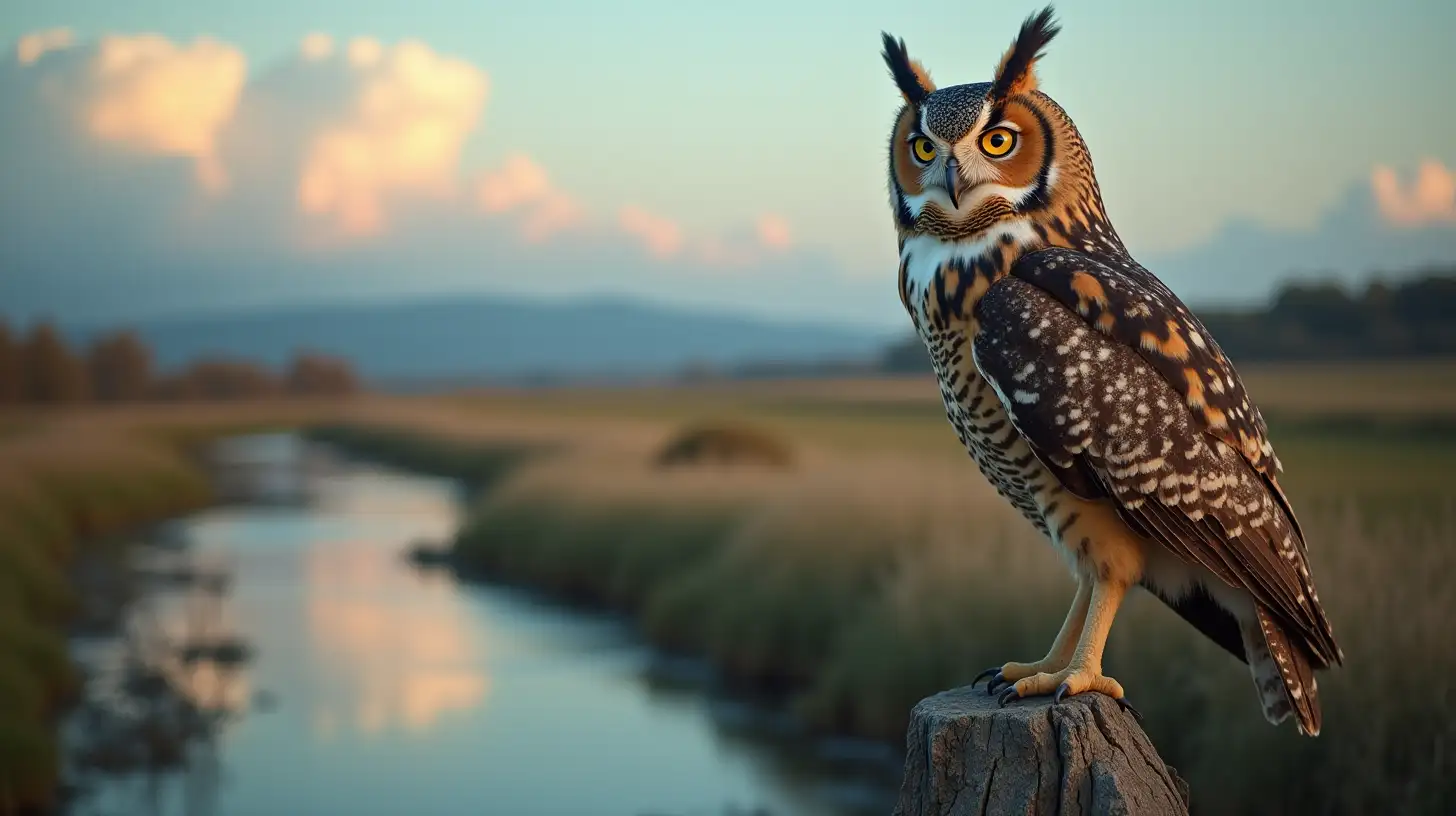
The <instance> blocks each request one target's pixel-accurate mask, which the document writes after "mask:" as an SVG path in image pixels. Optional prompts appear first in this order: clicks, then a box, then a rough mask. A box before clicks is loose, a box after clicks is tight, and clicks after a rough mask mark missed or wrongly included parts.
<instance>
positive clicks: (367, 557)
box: [305, 541, 489, 739]
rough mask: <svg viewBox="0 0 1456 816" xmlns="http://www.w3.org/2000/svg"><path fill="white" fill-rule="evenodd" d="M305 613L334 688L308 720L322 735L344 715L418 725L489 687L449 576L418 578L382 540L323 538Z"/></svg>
mask: <svg viewBox="0 0 1456 816" xmlns="http://www.w3.org/2000/svg"><path fill="white" fill-rule="evenodd" d="M305 580H306V581H307V585H308V599H307V617H308V626H309V633H310V635H311V637H312V641H313V651H314V653H315V655H316V657H317V663H318V665H320V666H321V667H323V671H324V673H325V676H326V677H327V678H328V684H329V688H328V689H327V691H326V693H325V694H322V695H320V696H319V697H318V698H317V699H318V702H317V703H316V708H315V710H314V712H313V714H312V718H311V721H312V723H313V725H314V731H315V733H316V734H317V735H318V736H319V737H320V738H321V739H330V738H332V737H334V736H336V735H337V734H338V732H339V731H340V730H342V727H343V726H344V724H345V723H348V724H350V725H352V727H353V728H354V729H356V730H357V731H359V732H361V733H365V734H376V733H380V732H382V731H385V730H386V729H390V728H401V729H403V730H406V731H409V732H413V733H421V732H424V731H427V730H429V729H430V728H432V727H434V726H435V725H436V724H438V723H439V722H440V721H441V719H442V717H444V716H445V715H447V714H448V713H450V712H452V711H460V710H468V709H471V708H475V707H478V706H479V705H481V704H482V702H483V701H484V699H485V695H486V693H487V691H488V689H489V678H488V677H487V676H486V675H485V673H484V672H483V671H482V670H481V668H480V664H481V661H480V660H479V658H478V656H476V655H475V654H473V651H474V644H473V643H472V641H471V640H470V639H469V637H468V635H467V631H468V630H467V625H468V623H467V621H466V620H465V619H464V618H463V617H462V616H461V609H460V607H459V606H458V605H457V604H456V602H455V599H454V597H453V596H452V594H451V593H450V591H449V588H448V586H446V585H444V584H439V583H433V582H432V583H429V584H425V585H423V586H422V585H421V582H419V581H418V580H417V579H416V578H415V576H414V575H412V574H411V573H410V571H409V570H407V569H404V568H402V565H401V564H400V563H399V562H397V561H396V560H395V559H394V558H392V557H390V556H389V555H387V554H385V553H384V552H381V551H380V549H379V548H377V547H374V546H370V545H368V544H364V543H361V542H350V541H336V542H327V543H325V542H320V543H318V544H316V545H314V546H313V547H311V548H310V549H309V551H308V554H307V558H306V564H305Z"/></svg>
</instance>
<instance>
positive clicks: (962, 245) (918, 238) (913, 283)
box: [900, 218, 1038, 321]
mask: <svg viewBox="0 0 1456 816" xmlns="http://www.w3.org/2000/svg"><path fill="white" fill-rule="evenodd" d="M1007 236H1009V237H1010V238H1011V241H1012V245H1013V246H1015V247H1016V248H1018V249H1020V248H1022V247H1026V246H1029V245H1030V244H1032V243H1034V242H1035V241H1037V240H1038V239H1037V235H1036V230H1034V229H1032V226H1031V221H1029V220H1027V219H1024V218H1016V219H1010V220H1006V221H1002V222H1000V223H997V224H996V225H994V226H992V227H991V228H990V229H988V230H986V232H985V233H983V234H982V235H979V236H977V237H976V238H973V239H970V240H965V241H947V240H945V239H944V238H939V237H936V236H934V235H912V236H910V237H909V238H907V239H905V245H904V246H903V247H901V249H900V263H901V264H902V265H904V266H905V288H906V289H907V290H908V299H909V301H910V303H911V304H912V305H913V306H914V308H915V310H916V313H917V317H918V318H919V319H920V320H921V321H925V320H928V319H929V315H927V314H926V309H925V307H926V303H925V293H926V292H927V291H928V290H929V289H930V285H931V282H932V281H934V280H935V274H936V273H937V272H939V271H940V269H941V267H943V266H945V265H946V264H947V263H949V262H951V261H958V262H960V263H961V264H962V265H970V264H974V263H975V262H976V261H977V260H980V258H981V256H982V255H985V254H986V252H987V250H989V249H991V248H992V247H994V246H996V245H997V244H998V243H1000V242H1001V240H1002V239H1003V238H1004V237H1007Z"/></svg>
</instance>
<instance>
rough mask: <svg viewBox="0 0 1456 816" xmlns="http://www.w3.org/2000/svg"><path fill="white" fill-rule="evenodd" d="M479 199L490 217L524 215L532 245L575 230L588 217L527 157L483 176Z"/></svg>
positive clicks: (519, 155) (517, 156) (518, 155)
mask: <svg viewBox="0 0 1456 816" xmlns="http://www.w3.org/2000/svg"><path fill="white" fill-rule="evenodd" d="M476 197H477V199H478V201H479V202H480V206H481V209H483V210H485V211H486V212H487V213H491V214H503V213H507V212H518V213H520V214H521V230H522V235H523V236H524V237H525V239H526V240H527V241H529V242H532V243H538V242H540V241H543V240H545V239H546V238H547V237H549V236H550V235H552V234H553V233H556V232H560V231H561V230H564V229H567V228H568V227H571V226H574V225H575V224H577V223H578V222H579V221H581V220H582V218H583V216H584V213H583V210H582V207H581V206H580V205H579V204H578V203H577V201H576V199H575V198H573V197H572V196H570V195H568V194H567V193H564V192H562V191H561V190H558V189H556V188H555V187H554V186H553V185H552V184H551V181H550V179H548V178H547V177H546V171H545V169H543V168H542V167H541V165H539V164H537V163H536V162H535V160H533V159H532V158H531V157H530V156H527V155H525V154H523V153H515V154H512V155H511V156H509V157H508V158H507V159H506V161H505V163H504V164H503V165H502V166H501V168H500V169H499V170H496V171H494V172H492V173H487V174H486V175H485V176H483V177H482V178H481V180H480V183H479V184H478V185H477V188H476Z"/></svg>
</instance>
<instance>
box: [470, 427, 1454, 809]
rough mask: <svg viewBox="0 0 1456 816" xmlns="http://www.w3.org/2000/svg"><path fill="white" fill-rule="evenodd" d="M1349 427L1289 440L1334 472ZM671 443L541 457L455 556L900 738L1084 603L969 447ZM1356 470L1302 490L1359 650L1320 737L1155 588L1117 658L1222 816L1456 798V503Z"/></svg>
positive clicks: (1323, 563)
mask: <svg viewBox="0 0 1456 816" xmlns="http://www.w3.org/2000/svg"><path fill="white" fill-rule="evenodd" d="M1342 433H1343V432H1342ZM948 434H949V432H948V431H947V435H948ZM664 438H665V437H664ZM1338 439H1339V437H1333V438H1326V439H1323V440H1322V441H1321V442H1319V444H1316V443H1314V442H1311V441H1310V440H1305V443H1302V446H1301V445H1295V446H1292V447H1294V448H1295V449H1296V450H1302V451H1307V452H1310V453H1311V454H1313V453H1318V454H1319V455H1320V457H1323V458H1321V459H1320V461H1324V462H1327V461H1328V460H1331V459H1333V460H1338V458H1339V455H1338V450H1337V449H1331V446H1332V445H1336V443H1337V440H1338ZM1444 444H1449V441H1448V442H1446V443H1444ZM1356 447H1357V448H1358V447H1359V446H1358V445H1357V446H1356ZM1387 454H1388V456H1390V457H1398V456H1399V455H1400V453H1399V451H1395V450H1391V451H1388V452H1387ZM654 455H655V449H654V448H653V447H652V445H648V444H640V445H637V446H635V448H633V447H632V446H619V447H617V448H615V449H613V450H611V451H610V452H602V451H598V452H596V453H591V452H576V453H573V452H571V451H570V450H567V451H564V452H562V453H559V454H558V455H555V456H552V457H548V458H545V459H543V460H540V461H535V462H532V463H528V464H526V465H524V466H523V467H522V468H521V469H520V470H519V471H518V472H516V473H514V474H513V475H511V476H510V477H508V478H506V479H505V480H504V481H503V482H502V483H501V484H500V486H499V487H498V488H497V489H496V490H495V491H493V492H492V493H490V494H489V495H487V496H486V497H485V498H484V499H483V500H482V501H481V502H480V504H479V505H478V507H477V508H476V509H475V511H474V513H473V515H472V518H471V521H470V523H469V524H468V526H467V527H466V528H465V530H463V531H462V533H461V535H460V536H459V538H458V540H457V543H456V552H455V555H456V559H457V563H458V564H460V565H461V566H462V568H464V569H466V570H467V571H476V572H479V573H483V574H486V575H489V576H492V577H493V578H495V579H499V580H508V581H514V582H519V583H524V584H529V585H532V586H537V587H542V588H545V589H549V590H552V591H555V592H558V593H563V594H565V595H567V596H570V597H573V598H577V599H582V600H588V601H591V602H595V603H604V604H609V605H612V606H615V607H618V608H621V609H625V610H629V611H631V612H633V613H634V614H636V615H637V617H638V619H639V620H640V622H641V625H642V627H643V631H644V632H646V633H647V635H648V636H649V637H651V638H652V639H653V640H654V641H656V642H657V643H659V644H661V645H663V646H665V647H668V648H672V649H679V650H688V651H691V652H695V653H698V654H702V655H705V656H707V657H709V658H710V659H711V660H712V661H713V662H714V663H715V664H716V665H717V666H718V667H719V668H720V669H722V671H723V672H724V673H725V675H727V676H728V677H729V678H731V679H733V680H736V681H738V682H741V683H745V684H751V685H754V686H758V687H764V688H770V689H777V690H781V691H785V692H787V693H788V695H789V698H790V700H791V704H792V705H793V706H794V707H795V708H796V709H797V710H798V712H799V713H800V714H801V715H802V716H804V717H805V718H806V719H807V720H808V721H809V722H811V723H814V724H815V725H818V726H819V727H822V728H824V729H827V730H834V731H841V732H850V733H855V734H860V735H868V736H874V737H879V738H883V739H887V740H893V741H896V742H898V741H900V740H901V739H903V734H904V727H905V725H906V721H907V718H908V713H909V710H910V708H911V706H913V705H914V703H915V702H916V701H917V700H919V699H920V698H922V697H924V696H926V695H929V694H932V693H934V692H936V691H939V690H941V689H944V688H948V687H952V686H956V685H960V684H964V683H967V682H969V681H970V680H971V678H972V677H974V676H975V674H976V673H977V672H979V671H980V670H981V669H982V668H985V667H986V666H989V665H994V664H999V663H1001V662H1003V661H1006V660H1031V659H1036V658H1038V657H1040V656H1041V655H1042V654H1044V653H1045V650H1046V648H1047V646H1048V645H1049V644H1050V641H1051V638H1052V636H1053V635H1054V634H1055V632H1056V630H1057V628H1058V626H1059V625H1060V622H1061V620H1062V618H1063V616H1064V614H1065V611H1066V607H1067V605H1068V604H1069V603H1070V600H1071V596H1072V591H1073V584H1072V581H1071V579H1070V577H1069V574H1068V572H1067V570H1066V568H1065V566H1064V565H1063V564H1062V563H1061V562H1060V561H1059V559H1058V558H1057V557H1056V556H1055V555H1054V554H1053V553H1052V550H1051V548H1050V547H1049V546H1048V545H1047V544H1046V543H1045V541H1044V540H1042V539H1041V538H1040V537H1039V536H1038V535H1037V534H1036V533H1035V532H1034V531H1033V530H1032V528H1031V527H1030V526H1029V525H1028V524H1027V523H1026V522H1025V521H1024V520H1022V519H1021V518H1019V517H1018V516H1017V515H1016V514H1015V513H1014V511H1012V510H1011V509H1010V508H1009V507H1008V506H1007V505H1006V504H1005V503H1004V502H1002V501H1001V500H1000V499H999V498H997V497H995V496H994V495H993V494H992V493H991V492H990V490H989V488H987V486H986V485H985V483H984V481H983V480H982V479H981V477H980V476H979V474H977V473H976V472H975V471H974V468H973V467H972V466H970V464H969V463H968V462H953V461H951V460H948V459H945V458H943V457H938V456H926V457H915V456H894V455H889V454H871V453H864V452H858V453H848V452H845V451H840V450H831V449H813V448H810V449H803V446H801V450H799V451H797V452H796V458H797V459H799V460H802V461H803V462H804V464H803V465H801V466H799V467H796V468H794V469H793V470H791V471H780V470H774V469H766V468H751V467H726V466H725V467H715V466H701V467H698V468H688V469H680V470H676V471H674V470H667V471H664V470H659V469H656V468H654V467H652V466H651V462H652V460H653V457H654ZM1303 455H1305V454H1303V453H1300V454H1296V456H1295V458H1296V459H1297V458H1298V457H1299V456H1303ZM1285 458H1286V461H1291V457H1290V455H1288V454H1286V455H1285ZM1317 458H1318V457H1317ZM1291 464H1292V469H1293V470H1294V472H1295V473H1299V472H1301V470H1302V468H1301V467H1300V466H1299V463H1298V462H1297V461H1293V462H1292V463H1291ZM1326 466H1327V467H1329V466H1331V465H1328V464H1327V465H1326ZM1333 466H1334V467H1338V465H1333ZM1296 484H1299V483H1298V482H1297V481H1296ZM1345 484H1347V485H1354V486H1357V487H1354V488H1351V489H1350V490H1348V491H1347V492H1346V493H1343V494H1342V493H1341V492H1340V481H1339V479H1338V478H1337V474H1330V473H1323V474H1320V475H1319V477H1318V478H1316V479H1310V480H1308V481H1307V482H1305V483H1303V484H1299V489H1300V492H1301V493H1302V494H1303V495H1304V496H1306V497H1308V499H1309V501H1308V502H1306V504H1307V505H1308V507H1309V508H1310V509H1307V510H1305V512H1303V513H1302V515H1301V521H1302V522H1303V524H1304V526H1305V529H1306V531H1307V533H1308V537H1309V540H1310V544H1311V547H1312V549H1313V559H1314V572H1315V577H1316V580H1317V581H1318V582H1319V586H1320V590H1321V598H1322V599H1323V600H1324V602H1325V604H1326V606H1327V608H1328V611H1329V614H1330V615H1331V617H1332V619H1333V621H1334V625H1335V631H1336V634H1337V636H1338V637H1339V639H1340V642H1341V644H1342V645H1343V646H1344V649H1345V652H1346V654H1347V657H1348V665H1347V666H1346V667H1345V668H1343V669H1340V670H1337V671H1335V672H1331V673H1328V674H1326V675H1323V676H1322V677H1321V678H1320V679H1321V683H1320V690H1321V696H1322V700H1323V705H1324V709H1325V731H1324V734H1323V736H1321V737H1320V738H1319V739H1317V740H1309V739H1306V738H1301V737H1299V736H1297V735H1296V734H1295V733H1294V730H1293V728H1292V726H1291V725H1290V724H1289V723H1286V724H1285V726H1284V727H1282V728H1275V727H1273V726H1271V725H1269V724H1268V723H1266V722H1265V721H1264V720H1263V717H1262V715H1261V714H1260V713H1259V707H1258V704H1257V696H1256V693H1255V690H1254V688H1253V686H1252V683H1251V682H1250V679H1249V675H1248V670H1247V667H1245V666H1244V665H1242V664H1240V663H1239V662H1237V661H1235V660H1234V659H1232V658H1231V657H1229V656H1228V655H1227V654H1226V653H1224V652H1223V651H1222V650H1220V649H1219V648H1218V647H1216V646H1214V645H1213V644H1212V643H1209V642H1207V641H1206V640H1205V639H1203V638H1202V636H1200V635H1199V634H1198V633H1197V632H1196V631H1194V630H1193V629H1192V628H1191V627H1189V626H1187V625H1186V624H1185V623H1184V622H1183V621H1181V620H1180V619H1179V618H1178V617H1177V616H1176V615H1174V614H1173V613H1172V612H1171V611H1170V610H1168V609H1167V608H1166V607H1165V606H1163V605H1162V603H1161V602H1159V601H1158V600H1156V599H1155V598H1153V597H1151V596H1149V595H1145V594H1138V595H1135V596H1134V597H1133V598H1132V599H1131V600H1130V601H1129V603H1128V604H1127V605H1125V607H1124V611H1123V613H1122V614H1121V615H1120V616H1119V618H1118V624H1117V627H1116V629H1115V630H1114V633H1113V637H1112V639H1111V642H1110V644H1109V652H1108V656H1107V668H1108V671H1109V673H1110V674H1112V675H1113V676H1116V677H1118V679H1119V680H1121V681H1122V682H1123V684H1124V686H1125V687H1126V688H1128V689H1129V694H1130V695H1131V696H1132V697H1133V699H1134V701H1135V702H1136V703H1137V705H1138V706H1139V707H1140V708H1141V709H1142V711H1143V712H1144V713H1145V715H1146V717H1147V720H1146V727H1147V729H1148V730H1149V731H1150V733H1151V734H1152V735H1153V737H1154V739H1155V741H1156V743H1157V744H1158V746H1159V748H1160V750H1162V751H1163V753H1164V756H1165V758H1166V759H1168V760H1169V761H1170V762H1171V763H1172V764H1173V765H1174V766H1175V767H1177V768H1179V771H1180V773H1182V774H1183V775H1184V776H1185V777H1186V778H1188V779H1189V780H1190V781H1191V782H1192V785H1193V791H1194V796H1195V800H1196V801H1197V802H1198V804H1199V806H1200V807H1199V809H1200V810H1201V811H1202V812H1208V813H1222V812H1238V813H1262V812H1279V813H1284V812H1323V813H1364V812H1369V811H1371V810H1381V811H1385V810H1395V811H1397V812H1422V813H1426V812H1429V813H1439V812H1449V810H1450V809H1451V808H1452V807H1453V806H1456V782H1453V781H1452V780H1453V779H1456V726H1453V725H1452V723H1453V722H1456V695H1453V693H1452V680H1451V678H1452V677H1453V676H1456V671H1453V670H1456V650H1451V649H1449V648H1448V647H1446V646H1445V645H1444V644H1445V642H1446V640H1448V639H1449V636H1448V634H1447V633H1446V629H1447V627H1448V626H1449V621H1450V620H1452V619H1453V618H1456V585H1453V583H1452V581H1451V578H1452V576H1456V547H1453V544H1456V503H1453V502H1449V501H1447V502H1444V503H1443V502H1442V500H1441V499H1440V496H1441V490H1442V488H1440V487H1439V486H1438V485H1437V486H1432V485H1430V484H1422V485H1419V486H1417V485H1415V484H1412V485H1411V488H1412V489H1411V490H1410V491H1408V495H1407V498H1410V499H1411V500H1412V501H1413V502H1416V503H1418V504H1419V506H1420V510H1419V511H1418V512H1417V511H1414V510H1411V507H1413V506H1414V505H1411V504H1409V503H1408V504H1400V505H1390V504H1389V502H1388V501H1387V499H1388V498H1389V494H1390V493H1392V492H1394V491H1393V490H1392V489H1391V485H1389V484H1383V485H1382V488H1383V490H1382V491H1377V495H1376V500H1375V501H1373V502H1369V501H1366V500H1364V499H1363V498H1362V497H1361V495H1360V493H1359V490H1358V485H1361V484H1363V481H1362V480H1361V479H1360V478H1358V474H1356V478H1353V479H1351V480H1349V481H1347V482H1345ZM1445 490H1446V495H1451V491H1450V489H1449V488H1445ZM1417 500H1419V501H1417ZM1301 506H1303V505H1301ZM1392 508H1394V510H1393V509H1392Z"/></svg>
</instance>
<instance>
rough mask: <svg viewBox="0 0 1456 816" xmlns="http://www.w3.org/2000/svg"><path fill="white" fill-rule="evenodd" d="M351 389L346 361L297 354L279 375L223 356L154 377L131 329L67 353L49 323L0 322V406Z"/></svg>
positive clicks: (332, 393)
mask: <svg viewBox="0 0 1456 816" xmlns="http://www.w3.org/2000/svg"><path fill="white" fill-rule="evenodd" d="M358 390H359V381H358V378H357V377H356V376H355V374H354V370H353V367H352V366H350V364H349V363H348V361H347V360H343V359H340V358H337V357H332V356H328V355H324V354H318V353H313V352H307V351H304V352H300V353H298V354H297V355H296V356H295V357H294V359H293V361H292V362H291V364H290V365H289V366H288V367H287V369H286V370H284V371H281V372H273V371H270V370H269V369H268V368H267V367H265V366H262V365H260V364H258V363H255V362H252V361H248V360H239V359H231V358H212V359H204V360H198V361H196V362H194V363H192V364H191V365H189V366H186V367H185V368H183V369H182V370H180V371H175V372H159V371H158V370H157V368H156V366H155V364H154V358H153V354H152V350H151V349H150V348H149V347H148V346H147V344H146V343H145V342H143V341H142V339H141V337H139V336H138V335H137V333H136V332H134V331H131V330H119V331H115V332H111V333H109V334H106V335H103V336H101V337H98V338H96V339H95V340H94V341H92V342H91V343H90V344H89V345H87V346H86V347H85V348H82V349H73V348H72V347H71V345H70V344H69V343H67V341H66V338H65V337H64V335H62V333H61V332H60V331H59V330H58V329H57V328H56V326H55V325H54V324H53V323H51V322H49V321H42V322H39V323H36V324H35V325H33V326H32V327H31V329H30V331H29V332H26V333H24V334H22V333H19V332H13V331H12V330H11V329H10V327H9V325H7V324H6V323H5V322H4V321H3V320H0V406H3V405H16V404H32V405H68V404H78V403H87V402H99V403H127V402H146V401H156V400H243V399H264V398H269V397H281V396H310V397H339V396H345V395H348V394H352V393H355V392H356V391H358Z"/></svg>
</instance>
